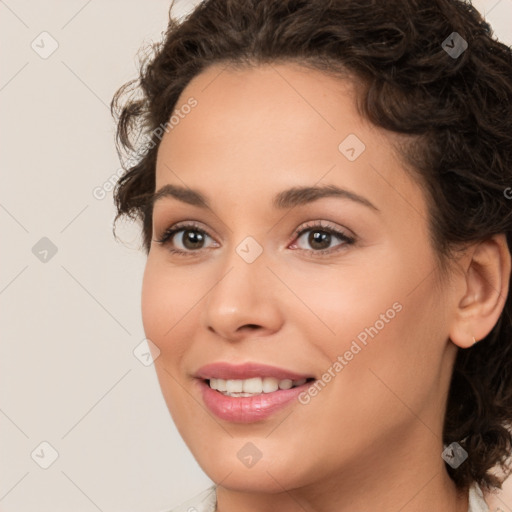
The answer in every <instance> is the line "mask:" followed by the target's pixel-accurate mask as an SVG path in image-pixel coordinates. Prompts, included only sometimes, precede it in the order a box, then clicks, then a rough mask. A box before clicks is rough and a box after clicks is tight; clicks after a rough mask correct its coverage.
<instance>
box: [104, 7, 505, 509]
mask: <svg viewBox="0 0 512 512" xmlns="http://www.w3.org/2000/svg"><path fill="white" fill-rule="evenodd" d="M135 89H138V90H139V92H140V93H141V94H139V95H138V96H136V95H133V94H131V93H132V92H135ZM511 105H512V59H511V51H510V49H509V48H508V47H506V46H505V45H503V44H501V43H499V42H497V41H496V40H494V39H493V38H492V36H491V31H490V27H489V26H488V25H487V24H486V23H485V22H484V21H483V20H482V18H481V17H480V15H479V14H478V13H477V11H476V10H475V9H473V8H472V7H471V6H470V5H468V4H466V3H463V2H460V1H456V0H436V1H432V0H386V1H382V0H380V1H371V0H366V1H364V0H363V1H356V0H285V1H279V2H278V1H275V0H207V1H206V2H203V3H201V4H200V5H198V6H197V7H196V8H195V10H194V11H193V12H192V13H191V14H190V15H189V16H188V17H187V18H185V19H184V20H181V21H176V20H173V19H172V18H171V21H170V23H169V27H168V30H167V33H166V35H165V41H164V42H163V43H162V44H161V45H160V46H158V47H157V48H155V53H154V55H152V56H150V57H148V61H147V62H146V65H144V66H143V67H142V69H141V74H140V78H139V80H138V81H133V82H131V83H129V84H126V85H125V86H124V87H123V88H121V89H120V90H119V91H118V92H117V94H116V96H115V98H114V100H113V105H112V107H113V111H114V112H115V113H116V115H118V116H119V117H118V140H119V143H120V146H119V149H120V152H121V151H123V150H127V152H128V153H127V155H126V156H132V158H130V159H129V160H128V161H127V162H125V169H126V174H125V175H124V176H123V177H122V178H121V179H120V181H119V183H118V185H117V188H116V191H115V201H116V206H117V212H118V215H117V217H120V216H123V215H128V216H130V217H132V218H136V219H140V220H141V222H142V235H143V244H144V249H145V251H146V254H147V264H146V268H145V273H144V280H143V289H142V319H143V324H144V329H145V332H146V335H147V337H148V339H149V340H151V342H152V347H153V351H154V354H155V367H156V371H157V375H158V379H159V382H160V385H161V389H162V392H163V396H164V398H165V400H166V403H167V406H168V408H169V411H170V413H171V415H172V418H173V420H174V422H175V423H176V426H177V428H178V430H179V432H180V434H181V435H182V437H183V439H184V440H185V442H186V443H187V445H188V446H189V448H190V450H191V452H192V454H193V455H194V457H195V458H196V460H197V461H198V463H199V464H200V466H201V467H202V468H203V470H204V471H205V472H206V474H207V475H208V476H209V477H210V478H211V479H212V480H213V481H214V482H215V485H214V486H213V487H212V488H210V489H208V490H207V491H205V493H203V494H202V495H201V496H198V497H196V499H194V500H192V501H191V502H189V503H187V504H184V505H183V507H181V508H180V510H189V511H192V510H208V511H213V510H217V511H218V512H232V511H241V510H244V511H245V510H247V511H249V510H250V511H253V512H257V511H267V510H280V511H284V512H288V511H289V512H291V511H302V510H306V511H322V512H328V511H337V512H345V511H349V510H350V511H352V512H353V511H366V510H379V511H380V512H390V511H396V510H402V509H406V510H410V511H416V512H423V511H432V510H435V511H450V512H466V511H470V512H477V511H485V510H487V509H488V507H487V504H486V502H485V500H484V497H483V491H484V490H485V491H492V490H493V489H496V488H500V486H501V483H502V481H503V478H501V479H500V478H499V477H498V475H497V474H496V472H495V469H496V468H498V469H501V470H502V471H503V472H504V474H505V476H506V475H508V472H509V470H510V467H509V465H508V462H509V461H508V457H509V454H510V450H511V444H512V443H511V435H510V431H509V430H508V428H507V426H508V424H509V422H510V419H511V418H512V393H511V391H512V364H511V354H512V348H511V343H512V298H511V294H510V293H509V288H510V280H511V255H510V248H511V246H512V200H511V197H512V189H511V188H510V187H511V186H512V107H511ZM140 135H143V136H145V137H146V141H147V144H146V145H145V146H141V144H140V143H138V142H136V140H138V139H137V137H139V136H140ZM141 148H142V149H141ZM134 151H135V156H133V153H130V152H134ZM157 356H158V357H157Z"/></svg>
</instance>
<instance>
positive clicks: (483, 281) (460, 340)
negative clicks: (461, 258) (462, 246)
mask: <svg viewBox="0 0 512 512" xmlns="http://www.w3.org/2000/svg"><path fill="white" fill-rule="evenodd" d="M465 262H466V263H465V265H464V272H463V274H462V275H461V276H460V279H462V280H463V281H464V283H462V285H463V286H461V287H460V289H462V290H463V292H462V294H459V295H458V296H456V297H455V299H456V300H457V302H458V304H457V306H456V314H455V317H454V318H453V320H452V323H451V326H450V339H451V340H452V341H453V343H455V345H457V346H459V347H461V348H469V347H471V346H472V345H473V344H474V342H473V337H474V338H475V340H476V341H477V342H478V341H480V340H481V339H482V338H485V336H487V335H488V334H489V333H490V332H491V330H492V329H493V327H494V326H495V325H496V322H497V321H498V319H499V317H500V315H501V313H502V311H503V308H504V306H505V302H506V300H507V294H508V292H509V284H510V272H511V270H510V269H511V255H510V250H509V248H508V246H507V239H506V236H505V234H503V233H500V234H498V235H493V236H492V237H490V238H488V239H486V240H484V241H483V242H479V243H478V244H477V245H476V246H472V248H471V249H470V250H469V253H468V258H467V259H465ZM456 288H459V287H456Z"/></svg>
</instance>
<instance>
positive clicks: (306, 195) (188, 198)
mask: <svg viewBox="0 0 512 512" xmlns="http://www.w3.org/2000/svg"><path fill="white" fill-rule="evenodd" d="M166 197H172V198H174V199H177V200H178V201H181V202H183V203H187V204H190V205H192V206H198V207H200V208H205V209H206V208H208V209H209V208H210V204H209V201H208V199H207V198H206V197H205V196H204V195H203V194H202V193H201V192H199V191H198V190H193V189H191V188H187V187H182V186H180V185H170V184H167V185H164V186H163V187H161V188H160V189H159V190H158V191H157V192H155V193H154V194H153V195H152V196H151V198H150V204H151V208H153V206H154V205H155V203H156V202H157V201H159V200H161V199H163V198H166ZM324 197H338V198H341V199H349V200H350V201H354V202H356V203H359V204H362V205H363V206H366V207H368V208H370V209H373V210H375V211H380V210H379V208H377V207H376V206H375V205H374V204H373V203H372V202H370V201H369V200H368V199H366V197H363V196H360V195H359V194H356V193H355V192H351V191H350V190H346V189H344V188H340V187H337V186H336V185H322V186H314V187H293V188H290V189H287V190H283V191H282V192H279V193H278V194H276V196H275V197H274V199H273V201H272V206H273V207H274V208H276V209H285V208H293V207H295V206H301V205H304V204H308V203H312V202H314V201H317V200H318V199H322V198H324Z"/></svg>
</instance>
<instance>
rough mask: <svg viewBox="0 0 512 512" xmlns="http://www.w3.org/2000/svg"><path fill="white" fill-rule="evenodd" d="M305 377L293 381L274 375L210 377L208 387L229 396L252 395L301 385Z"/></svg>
mask: <svg viewBox="0 0 512 512" xmlns="http://www.w3.org/2000/svg"><path fill="white" fill-rule="evenodd" d="M305 382H306V379H300V380H296V381H293V380H291V379H283V380H281V381H279V380H277V379H275V378H274V377H263V378H262V377H253V378H250V379H243V380H241V379H228V380H224V379H210V387H211V388H212V389H216V390H217V391H220V392H222V393H223V394H225V395H229V396H252V395H259V394H261V393H273V392H274V391H277V390H278V389H291V388H293V387H297V386H302V385H303V384H305Z"/></svg>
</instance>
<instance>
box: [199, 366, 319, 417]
mask: <svg viewBox="0 0 512 512" xmlns="http://www.w3.org/2000/svg"><path fill="white" fill-rule="evenodd" d="M195 377H197V379H198V380H197V384H198V386H199V388H200V393H201V396H202V399H203V402H204V404H205V405H206V407H208V409H209V410H210V411H211V412H212V413H213V414H215V415H216V416H217V417H219V418H220V419H223V420H225V421H230V422H235V423H252V422H255V421H261V420H264V419H265V418H268V417H269V416H270V415H272V414H274V413H275V412H277V411H278V410H280V409H282V408H284V407H286V406H287V405H289V404H291V403H292V402H293V401H294V400H296V399H297V397H298V395H300V393H302V392H303V391H305V390H306V389H307V388H308V387H309V385H310V384H311V383H312V381H308V382H306V383H305V384H303V385H302V386H297V387H295V388H291V389H278V390H277V391H274V392H272V393H261V394H259V395H254V396H247V397H233V396H226V395H223V394H222V393H221V392H219V391H216V390H214V389H212V388H210V386H209V384H208V383H207V382H206V380H208V379H225V380H228V379H250V378H252V377H274V378H275V379H277V380H279V381H280V380H284V379H290V380H295V381H297V380H302V379H311V378H313V377H312V376H311V375H305V374H300V373H296V372H292V371H290V370H285V369H283V368H278V367H276V366H268V365H265V364H259V363H245V364H240V365H234V364H230V363H225V362H219V363H211V364H207V365H205V366H202V367H201V368H199V370H198V371H197V372H196V375H195Z"/></svg>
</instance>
